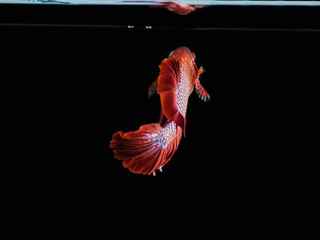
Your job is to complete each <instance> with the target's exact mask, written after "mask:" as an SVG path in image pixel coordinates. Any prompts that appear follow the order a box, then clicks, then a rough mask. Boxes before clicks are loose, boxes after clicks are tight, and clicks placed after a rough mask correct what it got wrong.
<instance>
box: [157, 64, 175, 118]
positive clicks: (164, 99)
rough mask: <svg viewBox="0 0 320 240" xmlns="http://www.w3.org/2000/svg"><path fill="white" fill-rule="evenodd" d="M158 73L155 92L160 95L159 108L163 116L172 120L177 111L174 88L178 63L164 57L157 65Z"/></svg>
mask: <svg viewBox="0 0 320 240" xmlns="http://www.w3.org/2000/svg"><path fill="white" fill-rule="evenodd" d="M159 68H160V74H159V77H158V82H157V93H158V94H159V95H160V100H161V108H162V112H163V114H164V116H165V117H166V118H167V119H168V120H169V121H172V120H173V118H174V117H175V115H176V114H177V112H178V109H177V104H176V90H177V85H178V79H177V71H178V69H179V63H178V61H177V60H175V59H172V58H166V59H165V60H163V61H162V63H161V64H160V66H159Z"/></svg>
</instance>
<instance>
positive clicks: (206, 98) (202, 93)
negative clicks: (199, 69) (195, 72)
mask: <svg viewBox="0 0 320 240" xmlns="http://www.w3.org/2000/svg"><path fill="white" fill-rule="evenodd" d="M196 92H197V94H198V96H199V98H201V100H203V101H205V102H207V101H210V95H209V93H208V92H207V91H206V90H205V89H204V88H203V87H202V85H201V83H200V81H198V82H197V83H196Z"/></svg>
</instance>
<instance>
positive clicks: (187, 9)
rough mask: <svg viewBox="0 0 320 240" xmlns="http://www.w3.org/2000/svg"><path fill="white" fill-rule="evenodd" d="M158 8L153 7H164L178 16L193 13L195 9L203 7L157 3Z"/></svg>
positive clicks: (175, 3) (176, 3)
mask: <svg viewBox="0 0 320 240" xmlns="http://www.w3.org/2000/svg"><path fill="white" fill-rule="evenodd" d="M159 4H161V5H162V6H161V5H159V6H157V5H155V6H153V7H164V8H166V9H168V10H169V11H173V12H175V13H178V14H179V15H187V14H189V13H191V12H194V11H195V10H196V9H197V8H203V7H204V6H198V5H196V6H191V5H188V4H185V3H178V2H159Z"/></svg>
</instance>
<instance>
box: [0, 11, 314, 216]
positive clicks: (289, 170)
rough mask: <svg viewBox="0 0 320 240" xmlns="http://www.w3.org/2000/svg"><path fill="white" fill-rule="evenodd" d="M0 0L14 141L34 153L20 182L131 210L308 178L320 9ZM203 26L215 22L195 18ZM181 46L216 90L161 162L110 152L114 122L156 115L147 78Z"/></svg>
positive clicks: (286, 187)
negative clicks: (137, 164)
mask: <svg viewBox="0 0 320 240" xmlns="http://www.w3.org/2000/svg"><path fill="white" fill-rule="evenodd" d="M1 11H2V14H1V16H2V18H1V19H2V21H1V23H2V25H1V28H0V33H1V41H2V59H3V60H4V62H5V63H6V64H5V65H3V67H2V69H3V70H4V71H3V76H2V80H3V83H4V84H8V85H10V86H11V87H10V88H9V87H8V88H4V89H11V90H12V91H13V94H12V95H11V94H10V96H11V97H10V98H7V101H9V102H10V103H14V104H15V106H16V107H14V108H11V109H10V112H12V113H13V114H12V115H11V114H10V115H11V116H13V117H12V121H13V123H14V125H15V126H16V128H18V129H19V130H18V133H16V134H15V135H14V138H16V139H18V143H19V144H17V145H16V148H17V149H18V150H16V151H18V152H19V153H21V154H23V156H24V157H23V159H29V160H28V161H23V163H22V166H23V167H22V168H23V169H32V170H31V171H29V170H28V171H23V172H24V174H25V175H26V177H25V178H24V179H31V180H32V183H30V184H29V183H26V182H25V181H18V185H19V184H20V185H21V186H25V185H26V187H27V189H29V190H31V189H32V190H33V191H35V192H37V193H46V194H47V195H46V198H49V199H55V201H56V202H60V203H62V204H64V202H65V201H68V199H70V197H72V198H71V199H72V200H70V201H71V204H70V205H72V206H78V207H79V208H80V206H83V205H88V206H90V207H89V208H92V209H104V208H106V209H112V207H111V208H110V206H111V205H106V204H105V203H106V202H108V201H110V200H115V202H118V201H120V202H121V204H123V208H127V209H130V210H129V211H133V212H135V211H138V210H136V209H133V208H131V204H132V201H135V200H138V199H144V200H143V201H145V202H143V204H146V205H148V204H150V205H152V202H153V201H154V200H155V199H160V200H161V203H163V204H165V203H172V206H179V205H180V203H187V204H188V205H189V206H193V208H194V209H196V208H200V209H202V210H204V209H206V210H208V211H213V212H214V211H216V209H217V206H219V208H221V206H222V205H224V204H225V205H224V206H234V205H235V204H239V206H240V208H241V204H240V203H242V202H247V203H248V202H249V204H250V203H253V202H257V200H261V199H278V198H279V197H284V198H286V199H290V198H291V196H294V195H299V194H301V192H302V189H304V183H303V182H302V181H301V180H302V179H301V178H302V175H303V174H304V172H303V170H302V169H300V164H301V162H303V161H305V160H306V158H307V157H306V151H305V150H304V148H303V144H302V143H301V141H302V142H303V141H304V140H303V139H305V138H304V137H303V136H304V133H305V132H306V131H307V130H306V128H307V125H306V124H305V123H306V122H308V120H307V119H309V117H310V116H309V110H310V109H309V107H310V104H311V103H312V102H313V99H312V97H313V95H312V94H309V93H308V92H309V91H310V88H311V89H312V88H313V87H312V86H313V84H314V82H316V81H317V80H318V78H319V77H318V75H314V74H316V69H318V68H319V60H318V58H319V42H320V41H319V40H320V38H319V31H309V29H318V30H319V28H318V25H317V24H318V23H319V21H318V20H319V11H318V9H316V8H284V7H278V8H257V7H251V8H247V7H238V8H235V7H234V8H226V7H216V8H214V7H212V8H207V9H200V10H199V11H198V12H195V13H191V14H190V15H188V16H179V15H176V14H174V13H172V12H167V11H165V10H164V9H149V8H146V7H132V8H130V7H125V8H122V7H93V6H83V7H80V6H77V7H76V6H59V7H57V6H46V7H43V6H37V7H36V6H20V7H18V6H13V5H10V6H8V5H2V6H1ZM104 12H105V15H104ZM44 23H45V24H53V25H51V26H49V25H42V24H44ZM30 24H32V25H30ZM33 24H35V25H33ZM65 24H73V25H72V26H67V25H65ZM81 24H82V25H83V24H85V25H86V26H80V25H81ZM99 24H100V26H97V25H99ZM103 24H108V25H113V27H114V28H111V27H109V28H108V27H103V26H102V25H103ZM87 25H88V26H87ZM89 25H91V26H89ZM114 25H118V26H120V27H115V26H114ZM128 25H133V26H135V27H134V28H133V29H128V28H127V26H128ZM146 25H147V26H149V25H151V26H152V27H153V28H152V29H145V26H146ZM203 26H205V27H208V28H210V27H211V28H219V29H215V30H214V29H211V30H210V29H206V30H204V29H202V30H200V29H193V30H192V29H191V30H190V29H189V28H193V27H196V28H198V27H203ZM168 27H169V28H168ZM170 27H171V28H170ZM187 28H188V29H187ZM230 28H232V29H230ZM244 28H245V29H244ZM181 46H187V47H188V48H190V50H191V51H193V52H195V54H196V56H197V59H196V63H197V66H198V67H200V66H203V67H204V69H205V73H203V74H202V75H201V82H202V85H203V86H204V87H205V88H206V90H207V91H208V92H209V93H210V95H211V101H210V102H208V103H205V102H202V101H201V100H200V99H199V98H198V97H197V95H196V94H195V93H193V94H192V95H191V96H190V98H189V104H188V111H187V128H186V138H182V140H181V142H180V146H179V148H178V150H177V152H176V153H175V155H174V157H173V158H172V160H170V162H169V163H168V164H167V165H166V166H165V167H164V168H163V172H162V173H157V176H155V177H154V176H144V175H136V174H133V173H131V172H130V171H128V170H127V169H125V168H123V167H122V164H121V162H120V161H118V160H117V159H115V158H113V153H112V151H111V150H110V149H109V147H108V145H109V141H110V140H111V137H112V134H113V133H114V132H116V131H119V130H122V131H133V130H137V129H138V128H139V126H141V125H142V124H147V123H153V122H157V121H158V118H159V113H160V104H159V97H158V96H154V97H152V98H151V99H148V98H147V89H148V87H149V86H150V84H151V83H152V82H153V81H154V80H155V79H156V78H157V76H158V73H159V69H158V65H159V64H160V63H161V61H162V60H163V59H164V58H166V57H167V55H168V53H169V52H170V51H172V50H174V49H176V48H177V47H181ZM4 73H10V75H5V74H4ZM4 76H9V77H4ZM8 99H9V100H8ZM9 108H10V107H9ZM29 145H30V146H29ZM19 146H20V147H21V148H20V147H19ZM24 148H25V150H20V149H24ZM16 165H18V166H16V167H17V168H20V167H21V165H20V163H16ZM24 167H26V168H24ZM139 201H140V200H139ZM158 206H159V205H158ZM153 207H154V206H153ZM159 208H161V204H160V206H159ZM139 211H144V212H145V213H146V214H148V213H149V212H148V209H143V210H142V209H139Z"/></svg>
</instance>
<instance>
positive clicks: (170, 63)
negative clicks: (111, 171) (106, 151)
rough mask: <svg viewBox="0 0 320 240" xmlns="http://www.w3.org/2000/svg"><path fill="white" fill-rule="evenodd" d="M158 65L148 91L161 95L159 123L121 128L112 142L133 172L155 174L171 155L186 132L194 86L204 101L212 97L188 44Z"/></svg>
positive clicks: (150, 93)
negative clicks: (126, 129)
mask: <svg viewBox="0 0 320 240" xmlns="http://www.w3.org/2000/svg"><path fill="white" fill-rule="evenodd" d="M159 68H160V73H159V76H158V78H157V80H156V81H154V82H153V83H152V85H151V86H150V87H149V91H148V95H149V97H150V96H151V95H152V94H153V93H154V92H157V94H159V95H160V102H161V112H160V120H159V122H158V123H152V124H145V125H142V126H141V127H140V128H139V130H137V131H131V132H127V133H124V132H122V131H118V132H116V133H114V134H113V136H112V140H111V141H110V148H111V149H113V152H114V157H115V158H117V159H119V160H121V161H122V164H123V166H124V167H125V168H128V169H129V170H130V171H132V172H134V173H140V174H148V175H150V174H151V173H152V174H153V175H155V174H156V170H160V171H161V172H162V167H163V166H164V165H165V164H166V163H167V162H168V161H169V160H170V159H171V158H172V156H173V154H174V153H175V151H176V150H177V148H178V146H179V143H180V139H181V136H182V134H184V135H185V128H186V112H187V105H188V99H189V96H190V94H191V93H192V92H193V90H194V88H195V89H196V92H197V94H198V95H199V97H200V98H201V99H202V100H204V101H208V100H210V96H209V94H208V92H207V91H206V90H205V89H204V88H203V87H202V85H201V83H200V80H199V76H200V74H201V73H202V72H203V68H202V67H200V68H199V69H198V68H197V66H196V63H195V54H194V53H193V52H191V51H190V50H189V49H188V48H187V47H179V48H177V49H176V50H174V51H172V52H171V53H170V54H169V57H168V58H166V59H164V60H163V61H162V62H161V64H160V65H159ZM163 117H165V119H166V121H165V123H164V124H162V122H163Z"/></svg>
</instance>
